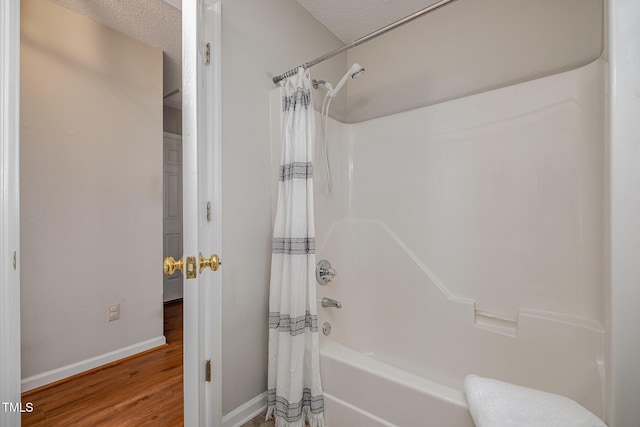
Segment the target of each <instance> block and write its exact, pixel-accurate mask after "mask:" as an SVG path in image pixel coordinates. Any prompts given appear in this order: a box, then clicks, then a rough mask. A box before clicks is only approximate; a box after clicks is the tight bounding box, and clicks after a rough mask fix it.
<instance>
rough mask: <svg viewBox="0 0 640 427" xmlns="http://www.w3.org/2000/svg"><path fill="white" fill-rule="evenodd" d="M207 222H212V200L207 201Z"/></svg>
mask: <svg viewBox="0 0 640 427" xmlns="http://www.w3.org/2000/svg"><path fill="white" fill-rule="evenodd" d="M207 222H211V202H207Z"/></svg>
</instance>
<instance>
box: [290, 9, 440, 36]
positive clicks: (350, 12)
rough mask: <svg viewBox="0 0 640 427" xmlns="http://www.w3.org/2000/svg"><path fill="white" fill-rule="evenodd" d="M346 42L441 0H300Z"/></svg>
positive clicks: (312, 13)
mask: <svg viewBox="0 0 640 427" xmlns="http://www.w3.org/2000/svg"><path fill="white" fill-rule="evenodd" d="M296 1H297V2H298V3H300V5H301V6H302V7H304V8H305V9H307V10H308V11H309V13H310V14H311V15H313V17H314V18H316V19H317V20H318V21H320V22H321V23H322V24H323V25H324V26H325V27H327V28H328V29H329V31H331V32H332V33H333V34H335V35H336V36H337V37H338V38H339V39H340V40H342V41H343V42H344V43H349V42H352V41H354V40H356V39H357V38H359V37H362V36H364V35H367V34H369V33H370V32H372V31H375V30H377V29H378V28H381V27H384V26H385V25H387V24H390V23H392V22H394V21H397V20H398V19H400V18H404V17H405V16H407V15H410V14H412V13H413V12H416V11H418V10H420V9H422V8H424V7H426V6H429V5H431V4H433V3H436V2H437V0H296Z"/></svg>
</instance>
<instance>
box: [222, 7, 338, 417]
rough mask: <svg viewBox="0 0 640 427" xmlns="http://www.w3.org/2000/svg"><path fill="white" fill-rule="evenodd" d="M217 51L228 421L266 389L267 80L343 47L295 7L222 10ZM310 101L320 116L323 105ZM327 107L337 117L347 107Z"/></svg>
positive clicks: (318, 70)
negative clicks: (219, 49)
mask: <svg viewBox="0 0 640 427" xmlns="http://www.w3.org/2000/svg"><path fill="white" fill-rule="evenodd" d="M222 43H223V45H222V82H223V84H222V126H223V128H222V132H223V133H222V140H223V143H222V144H223V147H222V158H223V171H222V180H223V183H222V185H223V188H224V191H223V204H222V209H223V219H222V221H223V248H224V253H222V254H220V255H221V258H222V259H223V262H224V266H223V268H222V270H221V271H222V281H223V306H224V314H223V316H224V318H223V378H222V382H223V384H222V387H223V396H222V406H223V413H224V414H228V413H229V412H230V411H232V410H234V409H235V408H237V407H238V406H240V405H242V404H244V403H245V402H247V401H249V400H250V399H252V398H254V397H255V396H257V395H259V394H261V393H263V392H264V391H265V390H266V388H267V337H268V328H267V326H268V325H267V318H268V295H269V274H270V265H271V263H270V260H271V237H272V234H271V229H272V218H271V182H270V180H269V176H270V173H271V172H270V166H271V162H270V156H271V146H270V111H269V93H270V91H271V90H272V89H273V88H274V87H275V86H274V84H273V82H272V81H271V77H273V76H274V75H277V74H281V73H283V72H285V71H287V70H288V69H290V68H292V67H295V66H297V65H299V64H300V63H303V62H305V61H309V60H311V59H313V58H315V57H317V56H320V55H322V54H324V53H326V52H328V51H330V50H332V49H335V48H336V47H339V46H341V44H342V43H341V42H340V41H339V40H338V39H337V38H336V37H335V36H333V35H332V34H331V33H329V31H328V30H327V29H326V28H325V27H323V26H322V25H321V24H320V23H318V22H317V21H316V20H315V19H313V18H312V17H311V16H310V15H309V14H308V13H307V12H306V10H304V9H303V8H302V7H301V6H300V5H299V4H298V3H297V2H295V1H294V0H274V1H269V2H262V1H258V2H256V1H253V0H230V1H223V5H222ZM345 72H346V61H345V58H344V57H342V58H340V57H337V58H334V59H332V60H330V61H327V62H325V63H323V64H321V65H318V66H316V67H314V68H313V69H312V70H311V73H312V76H313V77H314V78H321V79H327V80H329V81H337V80H338V79H340V77H342V75H343V74H344V73H345ZM314 96H315V97H316V99H315V102H316V106H317V108H318V109H319V107H320V105H321V103H322V98H321V97H319V96H317V92H315V93H314ZM334 105H335V110H334V106H333V105H332V110H333V111H334V112H335V113H336V114H337V115H340V114H341V113H340V112H341V111H344V106H345V105H346V100H345V99H344V98H343V100H338V99H336V103H335V104H334Z"/></svg>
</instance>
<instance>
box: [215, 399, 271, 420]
mask: <svg viewBox="0 0 640 427" xmlns="http://www.w3.org/2000/svg"><path fill="white" fill-rule="evenodd" d="M266 407H267V392H266V391H265V392H264V393H262V394H259V395H258V396H256V397H254V398H253V399H251V400H250V401H248V402H246V403H245V404H243V405H240V406H238V407H237V408H236V409H234V410H233V411H231V412H229V413H228V414H227V415H225V416H224V417H222V427H241V426H242V425H243V424H244V423H246V422H247V421H249V420H251V419H252V418H254V417H255V416H256V415H258V414H259V413H260V412H262V411H264V410H265V409H266Z"/></svg>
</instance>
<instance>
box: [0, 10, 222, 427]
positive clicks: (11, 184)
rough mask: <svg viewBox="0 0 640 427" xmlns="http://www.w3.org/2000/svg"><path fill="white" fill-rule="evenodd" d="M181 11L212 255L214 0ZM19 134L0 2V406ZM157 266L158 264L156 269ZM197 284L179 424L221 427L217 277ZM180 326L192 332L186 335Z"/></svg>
mask: <svg viewBox="0 0 640 427" xmlns="http://www.w3.org/2000/svg"><path fill="white" fill-rule="evenodd" d="M182 12H183V17H182V22H183V25H182V40H183V61H182V62H183V63H182V74H183V90H184V96H183V120H185V119H186V121H185V124H187V123H188V127H187V128H185V129H184V130H183V143H184V144H185V145H186V141H187V140H189V141H190V143H191V144H192V145H193V146H194V147H196V146H197V147H199V148H200V147H208V148H207V149H206V153H207V155H206V156H205V157H204V158H200V159H199V158H198V154H201V153H200V152H199V151H196V153H195V154H196V157H195V160H196V166H197V163H200V165H201V167H200V168H199V169H196V170H197V171H198V173H200V175H201V176H200V178H201V179H204V180H205V181H206V182H207V183H208V184H209V185H207V186H206V188H207V190H206V193H205V196H206V197H210V198H209V200H211V201H212V204H213V212H212V214H213V215H214V218H215V219H216V220H215V221H213V222H211V224H210V226H209V228H208V230H207V233H206V236H199V240H201V242H200V243H202V242H205V243H207V247H201V250H202V251H203V253H204V251H209V250H212V249H215V250H216V251H217V252H218V253H220V252H221V236H222V224H221V206H220V202H221V193H220V190H221V180H220V178H221V169H220V167H221V157H220V153H221V130H220V123H221V120H220V115H221V110H220V106H221V92H220V87H221V84H220V79H221V74H220V49H219V48H218V49H212V52H213V55H212V61H211V63H212V65H213V66H207V67H208V68H204V65H203V60H204V47H203V46H204V43H203V41H204V40H206V38H207V37H210V38H211V41H210V42H209V43H211V45H212V46H220V40H221V38H220V37H221V36H220V34H221V32H220V28H221V4H220V0H197V1H185V2H184V4H183V8H182ZM193 101H195V102H193ZM204 118H208V120H203V119H204ZM19 130H20V0H3V1H2V2H0V167H1V168H2V169H1V172H0V214H1V215H2V216H1V217H0V232H1V233H2V236H1V237H0V297H1V298H0V343H2V345H1V346H0V375H1V376H0V379H1V381H0V399H2V402H13V403H19V402H20V401H21V380H20V377H21V375H20V248H19V245H20V211H19V209H20V202H19V200H20V187H19V165H20V161H19V152H20V140H19ZM198 131H200V132H198ZM192 160H193V159H192ZM185 165H186V163H185ZM183 170H184V167H183ZM183 182H184V181H183ZM192 182H193V179H192ZM196 185H197V177H196ZM198 191H200V189H199V190H198ZM192 202H194V201H193V200H192ZM200 208H201V207H200V206H199V207H198V211H199V215H200V218H202V209H200ZM185 219H186V218H185ZM213 239H215V241H214V240H213ZM185 249H186V248H185ZM14 254H15V257H14ZM196 255H197V254H196ZM14 259H15V260H16V261H15V268H14ZM161 262H162V260H158V264H159V265H160V264H161ZM202 277H203V278H204V280H202V281H203V282H204V283H202V284H201V285H204V286H197V287H196V292H195V295H194V296H196V298H192V299H191V300H190V301H189V302H188V303H187V301H186V300H185V310H184V312H185V315H184V316H185V317H184V320H185V356H184V391H185V395H184V411H185V412H184V413H185V425H186V426H196V425H208V426H221V425H222V403H221V402H222V387H221V362H222V307H221V295H222V290H221V289H222V288H221V284H222V278H221V273H220V272H218V274H207V273H206V272H205V274H203V276H202ZM202 297H204V298H202ZM187 325H191V326H192V327H193V329H191V330H187V329H186V327H187ZM194 348H195V349H196V350H194ZM194 356H195V357H194ZM202 357H206V358H207V359H209V360H211V361H212V364H213V369H212V379H213V381H212V382H205V381H204V376H203V373H204V366H203V364H202V363H200V362H201V360H202ZM3 409H4V408H3ZM19 425H20V412H19V411H18V412H12V411H4V410H0V426H19Z"/></svg>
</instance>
